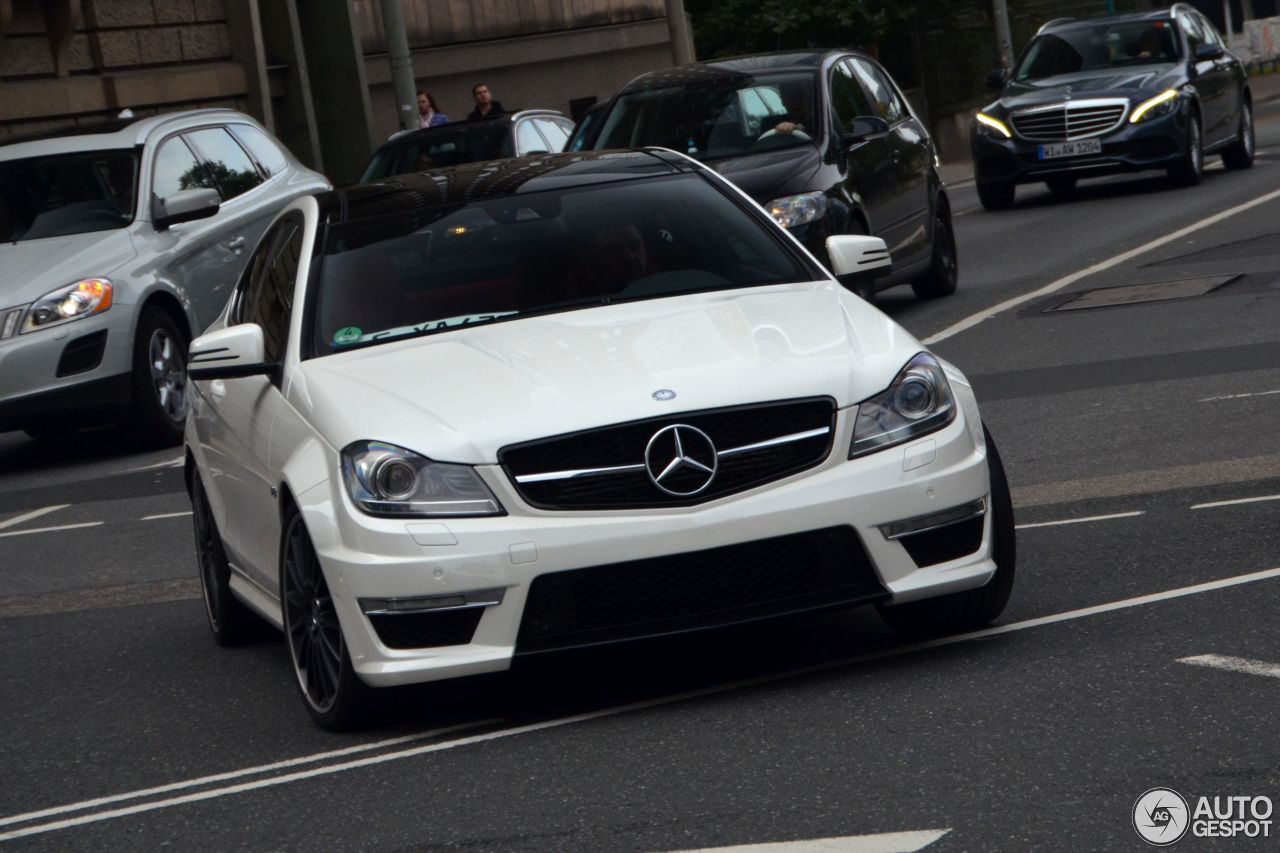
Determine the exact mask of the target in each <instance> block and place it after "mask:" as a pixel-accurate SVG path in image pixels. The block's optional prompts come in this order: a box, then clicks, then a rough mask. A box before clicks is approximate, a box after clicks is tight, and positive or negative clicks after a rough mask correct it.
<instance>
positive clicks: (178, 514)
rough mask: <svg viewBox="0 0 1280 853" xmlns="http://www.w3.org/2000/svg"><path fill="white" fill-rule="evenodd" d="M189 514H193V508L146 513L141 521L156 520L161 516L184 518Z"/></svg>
mask: <svg viewBox="0 0 1280 853" xmlns="http://www.w3.org/2000/svg"><path fill="white" fill-rule="evenodd" d="M188 515H191V510H187V511H186V512H162V513H160V514H158V515H144V516H143V517H142V518H141V519H139V520H140V521H156V520H158V519H161V518H183V517H185V516H188Z"/></svg>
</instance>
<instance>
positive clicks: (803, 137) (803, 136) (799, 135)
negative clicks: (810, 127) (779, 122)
mask: <svg viewBox="0 0 1280 853" xmlns="http://www.w3.org/2000/svg"><path fill="white" fill-rule="evenodd" d="M770 136H794V137H795V138H796V139H799V140H800V141H801V142H811V141H813V137H812V136H810V135H809V134H807V133H805V132H804V131H803V130H800V129H799V128H796V129H795V130H793V131H791V132H790V133H785V134H784V133H779V132H778V130H777V128H774V129H773V130H766V131H765V132H764V133H762V134H760V135H759V136H758V137H756V142H760V141H761V140H765V139H768V138H769V137H770Z"/></svg>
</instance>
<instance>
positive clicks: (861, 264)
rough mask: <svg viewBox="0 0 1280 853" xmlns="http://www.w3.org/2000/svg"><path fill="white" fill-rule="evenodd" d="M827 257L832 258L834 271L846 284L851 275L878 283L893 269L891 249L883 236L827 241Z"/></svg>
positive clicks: (848, 236)
mask: <svg viewBox="0 0 1280 853" xmlns="http://www.w3.org/2000/svg"><path fill="white" fill-rule="evenodd" d="M827 257H829V258H830V259H831V271H832V272H833V273H835V274H836V278H838V279H840V280H841V281H842V282H843V281H845V280H846V277H847V276H856V277H857V279H864V280H869V281H875V280H876V279H877V278H880V277H881V276H883V275H886V274H888V272H889V271H890V270H891V269H893V259H892V258H890V257H889V247H888V246H886V245H885V244H884V240H881V239H880V238H879V237H868V236H865V235H862V234H836V235H833V236H831V237H828V238H827Z"/></svg>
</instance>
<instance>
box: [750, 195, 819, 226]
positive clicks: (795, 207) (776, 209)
mask: <svg viewBox="0 0 1280 853" xmlns="http://www.w3.org/2000/svg"><path fill="white" fill-rule="evenodd" d="M764 209H765V210H767V211H769V215H770V216H772V217H773V220H774V222H777V223H778V224H779V225H781V226H782V227H783V228H795V227H796V226H797V225H808V224H809V223H810V222H817V221H818V220H819V219H821V218H822V217H824V216H826V215H827V197H826V195H824V194H823V193H820V192H817V193H801V194H800V195H789V196H785V197H783V198H775V199H774V200H773V201H771V202H769V203H768V204H766V205H765V206H764Z"/></svg>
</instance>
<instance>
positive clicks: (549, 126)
mask: <svg viewBox="0 0 1280 853" xmlns="http://www.w3.org/2000/svg"><path fill="white" fill-rule="evenodd" d="M534 121H536V122H537V123H538V130H540V131H542V135H543V136H545V137H546V138H547V143H548V144H549V145H550V146H551V150H552V151H553V152H555V151H563V150H564V144H565V143H566V142H568V141H569V134H567V133H565V131H564V129H563V128H561V127H560V125H559V124H558V123H557V122H555V121H553V120H552V119H546V118H539V119H534Z"/></svg>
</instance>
